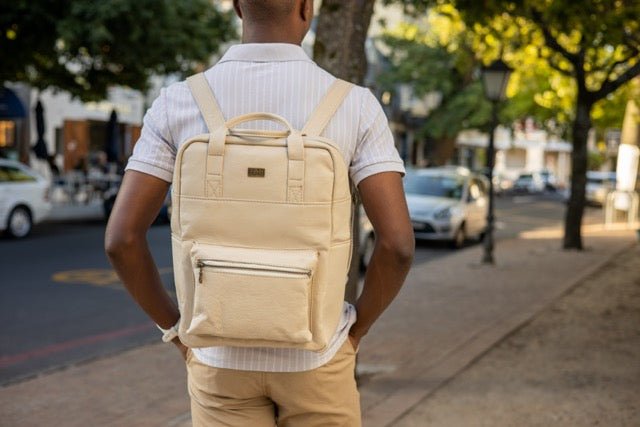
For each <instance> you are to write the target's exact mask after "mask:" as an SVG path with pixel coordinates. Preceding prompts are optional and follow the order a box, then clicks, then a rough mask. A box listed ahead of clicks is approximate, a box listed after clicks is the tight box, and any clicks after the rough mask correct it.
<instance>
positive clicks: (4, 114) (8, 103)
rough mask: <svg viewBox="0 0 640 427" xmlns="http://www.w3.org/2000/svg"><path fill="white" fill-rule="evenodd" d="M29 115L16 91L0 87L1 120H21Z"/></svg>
mask: <svg viewBox="0 0 640 427" xmlns="http://www.w3.org/2000/svg"><path fill="white" fill-rule="evenodd" d="M26 115H27V113H26V111H25V109H24V106H23V105H22V102H21V101H20V99H19V98H18V96H17V95H16V94H15V92H14V91H12V90H11V89H8V88H6V87H1V86H0V120H4V119H20V118H23V117H25V116H26Z"/></svg>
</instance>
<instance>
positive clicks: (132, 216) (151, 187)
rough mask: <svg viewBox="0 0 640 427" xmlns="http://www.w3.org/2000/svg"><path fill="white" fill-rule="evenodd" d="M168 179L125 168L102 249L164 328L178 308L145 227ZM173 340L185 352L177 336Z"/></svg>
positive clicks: (153, 215) (173, 319) (172, 321)
mask: <svg viewBox="0 0 640 427" xmlns="http://www.w3.org/2000/svg"><path fill="white" fill-rule="evenodd" d="M168 189H169V183H168V182H165V181H163V180H161V179H159V178H156V177H154V176H152V175H148V174H145V173H141V172H136V171H127V172H126V173H125V175H124V178H123V180H122V185H121V186H120V190H119V191H118V197H117V199H116V203H115V205H114V207H113V211H112V212H111V217H110V218H109V223H108V224H107V230H106V233H105V251H106V253H107V256H108V257H109V260H110V261H111V264H112V265H113V268H114V269H115V270H116V273H117V274H118V277H120V280H122V283H124V285H125V287H126V288H127V291H129V293H130V294H131V296H132V297H133V299H134V300H135V301H136V302H137V303H138V305H140V307H142V309H143V310H144V311H145V312H146V313H147V314H148V315H149V317H151V319H152V320H153V321H154V322H156V324H158V325H159V326H161V327H162V328H164V329H169V328H170V327H172V326H173V325H175V324H176V322H177V321H178V319H179V318H180V312H179V311H178V308H177V307H176V306H175V304H174V303H173V301H172V300H171V297H170V296H169V294H168V293H167V291H166V290H165V289H164V286H162V281H161V280H160V274H159V273H158V269H157V267H156V265H155V262H154V261H153V258H152V256H151V252H150V251H149V246H148V244H147V237H146V235H147V230H148V229H149V227H150V226H151V224H152V223H153V221H154V219H155V218H156V216H157V215H158V212H159V211H160V208H161V207H162V203H163V201H164V198H165V196H166V194H167V191H168ZM173 343H174V344H175V345H176V346H177V347H178V348H179V349H180V351H181V352H182V354H183V356H185V355H186V347H185V346H184V345H183V344H182V343H181V342H180V340H179V339H178V338H175V339H174V340H173Z"/></svg>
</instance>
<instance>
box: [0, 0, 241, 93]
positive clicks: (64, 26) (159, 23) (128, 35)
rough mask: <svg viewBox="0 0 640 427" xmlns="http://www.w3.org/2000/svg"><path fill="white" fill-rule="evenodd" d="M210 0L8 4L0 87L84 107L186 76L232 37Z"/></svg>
mask: <svg viewBox="0 0 640 427" xmlns="http://www.w3.org/2000/svg"><path fill="white" fill-rule="evenodd" d="M231 19H232V18H231V15H230V14H227V13H222V12H220V11H219V10H218V9H217V8H216V7H214V6H212V2H210V1H209V0H181V1H171V0H110V1H98V2H95V1H83V0H14V1H12V2H7V4H6V5H4V10H3V13H2V15H0V31H2V32H1V33H0V49H1V50H2V52H3V56H4V57H5V58H11V61H3V66H2V69H1V70H0V80H2V81H23V82H27V83H29V84H31V85H33V86H35V87H38V88H40V89H45V88H48V87H54V88H58V89H62V90H65V91H68V92H70V93H71V94H72V95H73V96H76V97H79V98H81V99H82V100H84V101H87V100H98V99H101V98H104V96H105V95H106V91H107V89H108V87H109V86H110V85H113V84H119V85H123V86H129V87H132V88H134V89H138V90H143V91H144V90H145V89H146V88H147V85H148V80H149V77H150V76H151V75H153V74H168V73H180V74H182V75H184V74H187V73H190V72H191V71H192V70H193V69H194V68H195V67H196V66H197V65H198V64H201V63H203V62H206V61H207V60H208V58H209V57H210V55H211V54H213V53H215V52H216V51H217V49H218V48H219V44H220V43H221V42H222V41H225V40H229V39H230V38H232V37H234V36H235V33H234V31H233V27H232V26H231Z"/></svg>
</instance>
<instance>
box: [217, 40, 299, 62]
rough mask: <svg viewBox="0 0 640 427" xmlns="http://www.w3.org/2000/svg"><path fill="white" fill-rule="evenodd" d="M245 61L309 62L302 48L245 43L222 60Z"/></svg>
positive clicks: (229, 52)
mask: <svg viewBox="0 0 640 427" xmlns="http://www.w3.org/2000/svg"><path fill="white" fill-rule="evenodd" d="M228 61H245V62H280V61H308V62H311V58H309V57H308V56H307V54H306V53H305V52H304V50H303V49H302V47H300V46H298V45H296V44H290V43H243V44H237V45H234V46H231V47H230V48H229V49H228V50H227V52H226V53H225V54H224V56H223V57H222V58H220V61H218V63H221V62H228Z"/></svg>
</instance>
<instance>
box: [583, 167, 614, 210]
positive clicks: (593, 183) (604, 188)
mask: <svg viewBox="0 0 640 427" xmlns="http://www.w3.org/2000/svg"><path fill="white" fill-rule="evenodd" d="M615 188H616V173H615V172H597V171H588V172H587V185H586V188H585V195H586V198H587V203H590V204H594V205H603V204H604V202H605V200H606V198H607V194H609V192H610V191H613V190H615Z"/></svg>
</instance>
